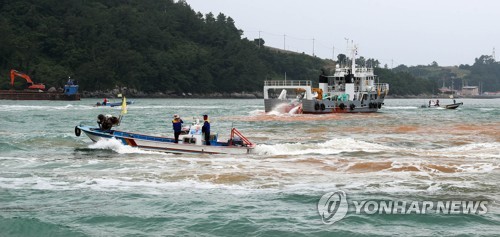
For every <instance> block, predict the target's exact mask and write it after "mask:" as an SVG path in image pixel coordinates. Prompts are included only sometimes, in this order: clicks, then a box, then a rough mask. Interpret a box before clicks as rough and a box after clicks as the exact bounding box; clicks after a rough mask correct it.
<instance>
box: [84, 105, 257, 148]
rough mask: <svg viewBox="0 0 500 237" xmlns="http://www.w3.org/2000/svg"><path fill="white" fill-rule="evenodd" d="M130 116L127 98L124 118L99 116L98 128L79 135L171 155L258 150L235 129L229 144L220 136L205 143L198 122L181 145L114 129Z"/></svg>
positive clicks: (184, 133)
mask: <svg viewBox="0 0 500 237" xmlns="http://www.w3.org/2000/svg"><path fill="white" fill-rule="evenodd" d="M126 113H127V102H126V98H124V99H123V101H122V112H121V115H120V117H115V116H111V115H103V114H100V115H99V116H97V124H98V126H88V125H84V124H80V125H78V126H76V127H75V135H76V136H80V135H81V133H82V132H83V133H85V135H87V136H88V137H89V138H90V140H92V141H93V142H98V141H100V140H110V139H116V140H118V141H120V142H121V143H122V144H124V145H127V146H131V147H137V148H140V149H144V150H152V151H161V152H169V153H207V154H248V153H250V152H251V151H252V150H253V149H254V148H255V144H254V143H252V142H250V140H248V139H247V138H246V137H245V136H243V134H241V133H240V132H239V131H238V130H237V129H236V128H231V131H230V137H229V139H228V140H227V141H219V140H218V137H219V136H218V134H217V133H213V134H211V135H210V137H209V141H205V136H204V134H202V132H201V125H200V124H199V122H198V121H196V122H195V123H193V124H192V125H191V126H187V127H183V128H182V132H181V134H180V135H179V140H178V142H177V143H176V142H175V139H174V138H170V137H162V136H154V135H146V134H140V133H135V132H126V131H120V130H115V129H112V128H113V127H116V126H119V125H120V121H121V118H122V117H123V115H124V114H126ZM207 144H208V145H207Z"/></svg>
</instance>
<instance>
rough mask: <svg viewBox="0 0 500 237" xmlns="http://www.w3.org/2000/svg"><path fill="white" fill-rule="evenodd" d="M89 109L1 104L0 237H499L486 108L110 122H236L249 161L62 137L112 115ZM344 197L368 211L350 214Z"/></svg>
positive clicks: (499, 192) (388, 104)
mask: <svg viewBox="0 0 500 237" xmlns="http://www.w3.org/2000/svg"><path fill="white" fill-rule="evenodd" d="M130 99H132V98H129V100H130ZM97 101H98V100H95V99H83V100H81V101H8V100H2V101H0V236H169V235H172V236H235V235H237V234H243V235H250V236H255V235H256V236H332V235H333V236H377V235H380V236H382V235H403V236H406V235H409V236H410V235H411V236H414V235H417V236H432V235H434V236H436V235H437V236H446V235H450V236H455V235H490V236H497V235H498V233H499V232H500V211H499V204H498V202H499V200H500V185H499V183H500V100H499V99H483V100H479V99H458V100H457V101H458V102H464V105H463V106H461V107H459V108H458V109H457V110H446V109H439V108H437V109H421V108H419V107H420V105H421V104H426V103H427V100H420V99H407V100H399V99H387V100H386V101H385V106H384V107H383V108H382V109H381V110H380V111H379V112H378V113H372V114H329V115H300V114H280V113H276V112H271V113H268V114H265V113H264V106H263V101H262V100H258V99H255V100H243V99H135V104H133V105H130V106H129V107H128V113H127V114H126V115H125V117H124V118H123V120H122V122H121V125H120V127H119V129H120V130H124V131H132V132H138V133H144V134H153V135H160V136H173V131H172V123H171V120H172V116H173V114H179V115H180V116H181V118H182V119H183V120H184V123H185V124H190V123H191V122H193V121H195V119H196V118H198V119H201V118H202V115H203V114H208V115H209V118H210V121H211V126H212V133H214V132H216V133H218V134H219V139H220V140H225V139H228V138H229V132H230V129H231V127H236V128H238V129H239V130H240V131H241V132H242V133H243V134H244V135H246V136H247V138H249V139H250V140H251V141H253V142H255V143H257V144H258V145H257V147H256V148H255V152H254V153H253V154H248V155H204V154H202V155H200V154H197V155H191V154H182V155H179V154H166V153H158V152H150V151H142V150H139V149H137V148H132V147H128V146H124V145H123V144H121V143H120V142H118V141H116V140H111V141H104V142H98V143H92V142H91V141H90V139H89V138H88V137H86V136H85V135H84V134H82V135H81V136H80V137H77V136H75V134H74V127H75V126H76V125H78V124H81V123H83V124H88V125H96V120H97V115H99V114H112V115H119V113H120V107H114V108H109V107H94V106H93V105H94V104H95V103H96V102H97ZM450 103H451V100H450ZM441 104H446V101H445V100H444V99H443V100H442V101H441ZM337 191H342V192H344V193H345V194H346V196H347V200H349V202H350V206H349V211H348V212H347V215H346V216H345V217H344V218H343V219H341V220H339V221H337V222H335V223H333V224H332V223H327V222H325V219H323V218H322V216H321V215H320V214H321V213H322V210H321V205H320V207H319V208H318V202H319V201H320V199H321V197H322V196H323V195H325V194H327V193H329V192H337ZM354 201H356V202H358V203H359V202H361V201H372V203H371V204H372V206H371V208H372V209H370V208H368V209H366V210H365V209H360V210H361V212H357V211H356V208H355V207H353V206H352V203H354ZM389 201H391V202H407V203H411V202H424V201H429V202H435V203H437V202H450V201H474V202H479V201H485V202H487V212H486V213H472V214H471V213H464V212H458V213H454V214H451V213H447V214H446V213H443V212H441V213H438V212H435V213H417V212H416V211H415V210H414V211H413V212H412V211H410V212H409V213H401V211H400V212H399V213H378V212H377V213H374V214H373V213H372V214H370V212H372V210H373V208H374V203H380V202H389ZM377 205H378V204H377ZM323 211H324V210H323ZM331 211H332V210H328V212H327V214H330V213H331ZM322 214H325V213H324V212H323V213H322ZM325 223H327V224H325Z"/></svg>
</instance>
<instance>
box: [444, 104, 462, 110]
mask: <svg viewBox="0 0 500 237" xmlns="http://www.w3.org/2000/svg"><path fill="white" fill-rule="evenodd" d="M463 104H464V103H455V104H449V105H446V106H445V108H447V109H456V108H458V107H459V106H460V105H463Z"/></svg>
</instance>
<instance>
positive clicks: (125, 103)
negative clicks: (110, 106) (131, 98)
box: [121, 96, 127, 115]
mask: <svg viewBox="0 0 500 237" xmlns="http://www.w3.org/2000/svg"><path fill="white" fill-rule="evenodd" d="M126 113H127V98H125V96H124V97H123V100H122V112H121V114H122V115H124V114H126Z"/></svg>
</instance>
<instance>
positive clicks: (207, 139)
mask: <svg viewBox="0 0 500 237" xmlns="http://www.w3.org/2000/svg"><path fill="white" fill-rule="evenodd" d="M203 120H204V121H205V122H203V127H201V132H202V133H205V144H206V145H207V146H210V121H208V115H206V114H205V115H203Z"/></svg>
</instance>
